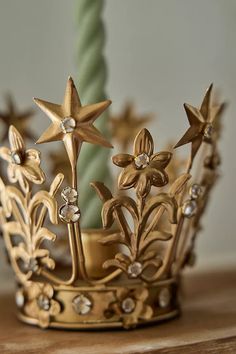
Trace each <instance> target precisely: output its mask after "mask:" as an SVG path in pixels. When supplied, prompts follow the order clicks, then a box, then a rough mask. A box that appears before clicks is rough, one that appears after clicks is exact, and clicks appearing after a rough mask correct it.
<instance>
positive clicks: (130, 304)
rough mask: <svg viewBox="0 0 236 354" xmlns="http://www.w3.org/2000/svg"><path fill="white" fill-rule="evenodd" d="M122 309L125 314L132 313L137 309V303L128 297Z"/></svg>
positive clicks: (123, 302) (122, 304)
mask: <svg viewBox="0 0 236 354" xmlns="http://www.w3.org/2000/svg"><path fill="white" fill-rule="evenodd" d="M121 308H122V310H123V311H124V312H125V313H131V312H133V311H134V309H135V301H134V300H133V299H132V297H127V298H126V299H124V300H123V301H122V303H121Z"/></svg>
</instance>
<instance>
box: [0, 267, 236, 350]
mask: <svg viewBox="0 0 236 354" xmlns="http://www.w3.org/2000/svg"><path fill="white" fill-rule="evenodd" d="M183 297H184V306H183V314H182V316H181V317H180V318H178V319H175V320H172V321H170V322H165V323H162V324H159V325H156V326H152V327H146V328H141V329H137V330H133V331H121V330H119V331H117V330H116V331H114V330H113V331H103V332H73V331H58V330H41V329H38V328H33V327H30V326H27V325H24V324H22V323H20V322H18V320H17V319H16V318H15V315H14V309H15V305H14V297H13V295H12V294H11V295H8V294H7V293H5V294H3V295H1V296H0V353H1V354H8V353H25V354H29V353H30V354H31V353H37V354H41V353H42V354H49V353H50V354H94V353H96V354H139V353H149V354H151V353H152V354H154V353H162V354H164V353H165V354H184V353H188V354H192V353H197V354H203V353H216V354H224V353H227V354H231V353H232V354H235V353H236V268H235V269H231V270H227V271H226V270H225V271H224V272H221V273H219V272H212V273H202V274H201V273H200V274H195V275H191V273H190V274H189V275H186V276H185V279H184V293H183Z"/></svg>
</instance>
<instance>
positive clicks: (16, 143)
mask: <svg viewBox="0 0 236 354" xmlns="http://www.w3.org/2000/svg"><path fill="white" fill-rule="evenodd" d="M9 143H10V149H9V148H7V147H1V148H0V157H1V158H2V159H3V160H5V161H7V162H8V169H7V174H8V178H9V180H10V182H12V183H16V182H19V184H20V187H21V188H22V190H23V191H24V192H27V191H28V190H29V183H28V181H29V182H32V183H35V184H42V183H43V182H44V181H45V175H44V173H43V171H42V170H41V168H40V153H39V151H37V150H35V149H28V150H26V147H25V143H24V141H23V139H22V136H21V135H20V133H19V132H18V130H17V129H16V128H15V127H13V126H11V127H10V128H9Z"/></svg>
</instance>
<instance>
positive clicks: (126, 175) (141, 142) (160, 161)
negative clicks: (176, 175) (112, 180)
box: [113, 129, 172, 198]
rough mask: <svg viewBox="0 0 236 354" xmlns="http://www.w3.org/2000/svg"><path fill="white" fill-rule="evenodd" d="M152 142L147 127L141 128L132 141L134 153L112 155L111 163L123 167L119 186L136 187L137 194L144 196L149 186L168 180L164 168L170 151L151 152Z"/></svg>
mask: <svg viewBox="0 0 236 354" xmlns="http://www.w3.org/2000/svg"><path fill="white" fill-rule="evenodd" d="M153 148H154V143H153V139H152V136H151V134H150V133H149V131H148V130H147V129H142V130H141V131H140V132H139V133H138V135H137V136H136V138H135V141H134V153H133V155H129V154H118V155H115V156H113V163H114V164H115V165H117V166H119V167H122V168H124V170H123V171H122V172H121V174H120V177H119V182H118V183H119V188H120V189H129V188H132V187H134V188H136V189H137V194H138V195H139V196H140V197H142V198H144V197H145V196H146V195H147V194H148V193H149V192H150V189H151V186H152V185H153V186H155V187H162V186H164V185H166V184H167V183H168V181H169V178H168V175H167V173H166V172H165V168H166V167H167V166H168V164H169V162H170V160H171V156H172V153H171V152H168V151H162V152H158V153H155V154H153Z"/></svg>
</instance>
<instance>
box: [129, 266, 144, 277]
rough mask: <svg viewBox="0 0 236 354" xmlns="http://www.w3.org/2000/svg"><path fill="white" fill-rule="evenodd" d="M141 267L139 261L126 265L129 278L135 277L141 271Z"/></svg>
mask: <svg viewBox="0 0 236 354" xmlns="http://www.w3.org/2000/svg"><path fill="white" fill-rule="evenodd" d="M142 270H143V267H142V264H141V263H140V262H134V263H131V264H130V265H129V267H128V275H129V276H130V278H137V277H138V276H139V275H140V274H141V273H142Z"/></svg>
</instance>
